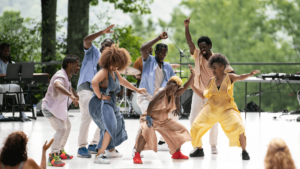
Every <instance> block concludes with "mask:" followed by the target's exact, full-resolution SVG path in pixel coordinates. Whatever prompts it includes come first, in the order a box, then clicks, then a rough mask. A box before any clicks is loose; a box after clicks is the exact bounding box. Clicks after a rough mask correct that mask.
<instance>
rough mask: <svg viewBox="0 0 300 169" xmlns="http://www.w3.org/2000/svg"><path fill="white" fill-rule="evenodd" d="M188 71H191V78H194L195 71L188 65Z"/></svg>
mask: <svg viewBox="0 0 300 169" xmlns="http://www.w3.org/2000/svg"><path fill="white" fill-rule="evenodd" d="M189 69H190V71H191V75H190V76H191V77H195V70H194V69H193V67H192V66H191V65H189Z"/></svg>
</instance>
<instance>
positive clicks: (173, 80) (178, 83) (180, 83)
mask: <svg viewBox="0 0 300 169" xmlns="http://www.w3.org/2000/svg"><path fill="white" fill-rule="evenodd" d="M169 82H175V83H176V84H177V85H178V86H179V87H181V85H182V80H181V79H180V77H178V76H172V77H171V78H170V79H169ZM169 82H168V83H169Z"/></svg>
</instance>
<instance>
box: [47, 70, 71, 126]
mask: <svg viewBox="0 0 300 169" xmlns="http://www.w3.org/2000/svg"><path fill="white" fill-rule="evenodd" d="M56 81H60V82H61V83H62V84H63V85H64V87H65V88H66V89H67V90H69V91H70V86H71V82H70V81H69V79H68V76H67V73H66V71H65V70H64V69H63V68H62V69H61V70H59V71H57V72H56V73H55V74H54V75H53V77H52V78H51V81H50V84H49V87H48V90H47V93H46V96H45V98H44V99H43V101H42V109H47V110H48V111H50V112H51V113H52V114H53V115H54V116H55V117H57V118H59V119H61V120H63V121H66V120H67V117H68V107H69V105H70V104H71V103H72V100H71V99H70V98H69V99H68V96H66V95H63V94H61V93H60V92H59V91H58V90H57V89H55V87H54V83H55V82H56ZM68 100H69V103H68Z"/></svg>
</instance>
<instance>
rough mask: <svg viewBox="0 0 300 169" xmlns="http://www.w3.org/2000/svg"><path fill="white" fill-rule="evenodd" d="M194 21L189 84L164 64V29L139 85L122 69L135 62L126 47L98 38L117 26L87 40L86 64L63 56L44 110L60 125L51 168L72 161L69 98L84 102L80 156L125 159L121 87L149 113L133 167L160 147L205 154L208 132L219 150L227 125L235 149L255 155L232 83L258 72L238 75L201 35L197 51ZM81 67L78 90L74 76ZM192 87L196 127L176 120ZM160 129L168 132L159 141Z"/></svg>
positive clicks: (146, 48)
mask: <svg viewBox="0 0 300 169" xmlns="http://www.w3.org/2000/svg"><path fill="white" fill-rule="evenodd" d="M189 22H190V18H188V19H186V20H184V26H185V35H186V39H187V43H188V45H189V48H190V53H191V55H192V56H193V58H194V59H195V68H192V67H191V66H190V65H189V69H190V77H189V79H188V81H187V82H186V83H185V84H184V85H183V84H182V80H181V79H180V78H179V77H177V76H175V73H174V71H173V69H172V67H171V65H170V64H169V63H167V62H165V61H164V59H165V57H166V56H167V53H168V46H167V44H164V43H157V42H159V41H160V40H163V39H167V38H168V33H167V32H162V33H161V34H160V35H159V36H158V37H156V38H154V39H152V40H151V41H149V42H146V43H144V44H143V45H142V46H141V49H140V51H141V55H142V62H143V71H142V76H141V81H140V85H139V88H136V87H135V86H133V85H132V84H131V83H129V82H128V81H127V80H126V79H124V78H123V77H122V76H121V75H120V73H119V71H123V70H125V69H126V68H127V67H128V66H129V65H130V63H131V57H130V55H129V52H128V51H127V50H126V49H124V48H119V47H117V46H116V45H115V44H114V41H113V40H112V39H109V38H107V39H105V40H104V41H103V42H102V43H101V47H100V50H98V49H97V47H96V46H95V45H94V44H93V43H92V42H93V41H94V40H95V39H96V38H97V37H99V36H101V35H104V34H109V33H113V31H112V30H111V29H112V28H113V27H114V25H110V26H109V27H107V28H106V29H104V30H101V31H99V32H97V33H94V34H91V35H89V36H87V37H86V38H84V40H83V50H84V52H85V56H84V59H83V61H82V65H81V68H80V67H79V58H78V57H77V56H75V55H67V56H66V57H65V58H64V60H63V64H62V69H61V70H59V71H57V72H56V73H55V74H54V75H53V77H52V78H51V81H50V84H49V87H48V90H47V94H46V96H45V98H44V99H43V101H42V102H43V103H42V112H43V114H44V116H45V117H47V118H48V120H49V122H50V124H51V126H52V128H53V129H54V130H55V134H54V142H53V144H52V146H51V153H50V155H49V159H48V165H51V166H63V165H65V163H64V162H63V161H62V160H64V159H72V158H73V156H72V155H69V154H68V153H67V152H66V151H65V149H64V147H65V144H66V142H67V140H68V136H69V134H70V130H71V123H70V120H69V117H68V106H69V105H70V104H71V102H73V103H74V105H75V106H78V105H79V106H80V113H81V123H80V131H79V137H78V154H77V157H80V158H91V154H96V156H95V159H94V162H95V163H99V164H109V163H110V160H109V159H108V158H118V157H122V156H123V155H122V154H121V153H120V152H118V151H117V150H116V147H117V146H119V145H121V144H122V143H123V142H124V141H126V140H127V139H128V136H127V132H126V129H125V123H124V117H123V115H122V114H121V113H120V110H119V107H118V106H117V104H116V97H115V93H118V92H119V91H120V85H122V86H124V87H126V88H129V89H131V90H133V91H135V92H137V93H138V95H137V104H138V105H139V107H140V108H141V111H142V113H143V114H142V115H141V116H140V126H139V128H138V129H137V135H136V139H135V143H133V144H132V146H133V147H134V148H133V154H132V156H133V162H134V163H135V164H142V163H143V161H142V159H141V158H142V157H143V155H142V154H141V153H142V151H144V150H153V151H155V152H157V150H158V147H164V149H165V150H169V152H170V154H171V155H172V156H171V158H173V159H189V157H203V156H204V151H203V147H202V141H201V139H202V137H203V135H204V134H205V133H206V132H207V131H208V130H210V129H211V131H210V144H211V153H213V154H217V153H218V151H217V147H216V146H217V135H218V124H217V123H220V124H221V127H222V129H223V130H224V132H225V134H226V135H227V137H228V138H229V146H238V147H241V148H242V159H243V160H249V159H250V157H249V154H248V152H247V151H246V134H245V126H244V123H243V120H242V118H241V115H240V112H239V110H238V108H237V105H236V104H235V102H234V98H233V86H234V82H236V81H240V80H244V79H246V78H248V77H250V76H252V75H255V74H256V73H259V70H254V71H252V72H251V73H248V74H242V75H236V74H235V72H234V70H233V69H232V67H231V66H230V65H229V62H228V61H227V58H226V57H225V56H224V55H222V54H220V53H212V51H211V48H212V42H211V40H210V38H209V37H207V36H202V37H200V38H199V39H198V42H197V45H198V47H199V49H198V48H196V46H195V45H194V43H193V42H192V38H191V35H190V33H189ZM156 43H157V44H156ZM155 44H156V46H155V48H154V53H155V56H152V55H151V54H150V52H151V53H152V46H153V45H155ZM79 71H80V77H79V81H78V87H77V92H75V91H74V89H72V87H71V82H70V79H71V77H72V75H73V74H77V73H79ZM189 87H191V88H192V90H193V91H194V93H193V97H192V109H191V113H190V117H189V120H190V124H191V129H190V130H188V129H187V128H186V127H185V126H183V125H181V124H180V123H179V122H178V112H180V111H179V110H180V106H179V105H178V102H177V101H178V99H179V97H180V96H181V95H182V94H183V93H184V92H185V91H186V90H187V89H188V88H189ZM92 120H93V121H94V122H95V123H96V125H97V126H98V127H97V129H96V131H95V134H94V137H93V140H92V141H91V142H90V144H88V140H87V139H88V131H89V126H90V123H91V121H92ZM155 131H157V132H159V133H160V134H161V137H162V138H161V139H160V141H159V142H158V143H157V137H156V134H155ZM189 131H190V132H189ZM188 141H191V143H192V145H193V147H194V148H195V149H194V150H193V151H192V152H191V153H190V154H189V156H186V155H184V154H182V153H181V146H182V144H184V143H185V142H188ZM87 146H88V147H87Z"/></svg>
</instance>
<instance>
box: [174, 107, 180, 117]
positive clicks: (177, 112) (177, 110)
mask: <svg viewBox="0 0 300 169" xmlns="http://www.w3.org/2000/svg"><path fill="white" fill-rule="evenodd" d="M179 109H180V108H177V109H176V110H174V111H173V112H172V113H173V115H174V116H180V110H179Z"/></svg>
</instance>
